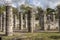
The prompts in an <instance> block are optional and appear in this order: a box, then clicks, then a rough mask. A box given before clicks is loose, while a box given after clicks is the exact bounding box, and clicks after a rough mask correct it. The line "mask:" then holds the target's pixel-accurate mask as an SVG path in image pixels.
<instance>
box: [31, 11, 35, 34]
mask: <svg viewBox="0 0 60 40" xmlns="http://www.w3.org/2000/svg"><path fill="white" fill-rule="evenodd" d="M34 14H35V12H34V11H32V13H31V32H32V33H33V32H34V30H35V15H34Z"/></svg>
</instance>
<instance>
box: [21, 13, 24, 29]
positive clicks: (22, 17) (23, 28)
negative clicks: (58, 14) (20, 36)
mask: <svg viewBox="0 0 60 40" xmlns="http://www.w3.org/2000/svg"><path fill="white" fill-rule="evenodd" d="M23 29H24V27H23V13H21V30H23Z"/></svg>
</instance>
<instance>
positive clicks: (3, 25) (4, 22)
mask: <svg viewBox="0 0 60 40" xmlns="http://www.w3.org/2000/svg"><path fill="white" fill-rule="evenodd" d="M5 27H6V12H3V13H2V32H5Z"/></svg>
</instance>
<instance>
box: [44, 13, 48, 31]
mask: <svg viewBox="0 0 60 40" xmlns="http://www.w3.org/2000/svg"><path fill="white" fill-rule="evenodd" d="M47 27H48V25H47V16H46V14H44V30H45V31H46V30H47Z"/></svg>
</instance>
